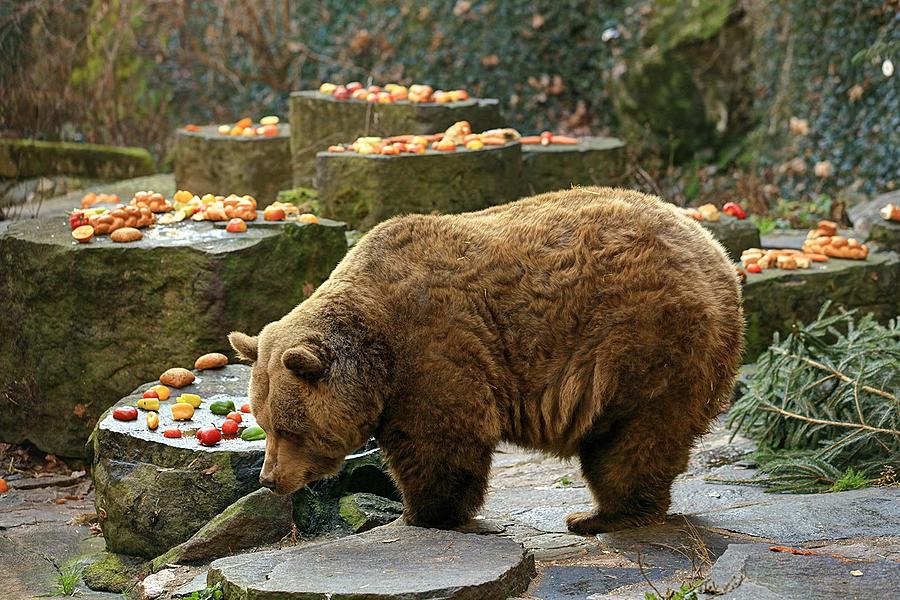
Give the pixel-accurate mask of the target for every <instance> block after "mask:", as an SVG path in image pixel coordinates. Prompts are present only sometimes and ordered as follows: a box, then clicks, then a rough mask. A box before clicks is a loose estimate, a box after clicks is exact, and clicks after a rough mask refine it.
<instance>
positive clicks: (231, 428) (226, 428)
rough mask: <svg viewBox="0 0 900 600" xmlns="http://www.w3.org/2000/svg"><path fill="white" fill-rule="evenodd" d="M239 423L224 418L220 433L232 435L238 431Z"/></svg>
mask: <svg viewBox="0 0 900 600" xmlns="http://www.w3.org/2000/svg"><path fill="white" fill-rule="evenodd" d="M239 427H240V426H239V425H238V424H237V421H232V420H231V419H225V422H224V423H222V433H224V434H225V435H234V434H236V433H237V432H238V429H239Z"/></svg>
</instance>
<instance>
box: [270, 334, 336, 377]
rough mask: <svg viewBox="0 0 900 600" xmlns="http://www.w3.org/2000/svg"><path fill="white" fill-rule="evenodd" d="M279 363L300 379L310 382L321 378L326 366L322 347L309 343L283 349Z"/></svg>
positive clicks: (326, 361)
mask: <svg viewBox="0 0 900 600" xmlns="http://www.w3.org/2000/svg"><path fill="white" fill-rule="evenodd" d="M281 364H283V365H284V366H285V368H286V369H288V370H289V371H290V372H292V373H293V374H294V375H296V376H297V377H299V378H300V379H304V380H306V381H309V382H310V383H315V382H316V381H318V380H319V379H321V378H322V377H323V376H324V375H325V370H326V369H327V368H328V360H327V358H326V357H325V351H324V348H322V347H321V346H319V345H317V344H310V343H304V344H300V345H299V346H294V347H293V348H288V349H287V350H285V351H284V353H283V354H282V355H281Z"/></svg>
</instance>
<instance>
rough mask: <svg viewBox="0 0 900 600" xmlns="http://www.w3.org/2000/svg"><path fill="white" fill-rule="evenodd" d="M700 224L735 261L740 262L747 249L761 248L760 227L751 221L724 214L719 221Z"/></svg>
mask: <svg viewBox="0 0 900 600" xmlns="http://www.w3.org/2000/svg"><path fill="white" fill-rule="evenodd" d="M700 224H701V225H703V227H705V228H706V229H707V230H709V232H710V233H711V234H713V235H714V236H715V238H716V239H717V240H719V241H720V242H721V243H722V245H723V246H725V249H726V250H728V254H729V255H730V256H731V258H732V259H733V260H735V261H738V260H740V258H741V253H742V252H743V251H744V250H746V249H747V248H759V247H760V239H759V227H757V226H756V225H755V224H754V223H753V221H751V220H750V219H736V218H734V217H732V216H729V215H725V214H723V215H721V216H720V217H719V220H718V221H701V223H700Z"/></svg>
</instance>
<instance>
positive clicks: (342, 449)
mask: <svg viewBox="0 0 900 600" xmlns="http://www.w3.org/2000/svg"><path fill="white" fill-rule="evenodd" d="M292 315H293V313H292V314H289V315H287V316H286V317H285V318H283V319H282V320H280V321H276V322H274V323H270V324H269V325H267V326H266V327H265V328H264V329H263V330H262V332H260V334H259V336H256V337H251V336H249V335H246V334H244V333H240V332H232V333H231V334H230V335H229V336H228V339H229V341H230V342H231V345H232V347H233V348H234V349H235V351H236V352H237V353H238V355H239V357H240V358H242V359H244V360H248V361H252V362H253V369H252V372H251V376H250V390H249V396H250V405H251V407H252V410H253V416H254V417H255V418H256V421H257V423H258V424H259V426H260V427H262V428H263V430H264V431H265V432H266V455H265V461H264V463H263V468H262V472H261V473H260V477H259V479H260V483H262V485H264V486H266V487H268V488H270V489H272V490H274V491H275V492H276V493H278V494H290V493H292V492H294V491H296V490H298V489H299V488H301V487H303V486H304V485H306V484H307V483H309V482H312V481H316V480H318V479H321V478H323V477H327V476H329V475H334V474H335V473H337V472H338V471H339V470H340V467H341V464H342V462H343V460H344V457H345V456H346V455H347V454H350V453H351V452H352V451H353V450H356V449H357V448H359V447H360V446H362V445H363V443H365V442H366V440H368V439H369V437H370V436H371V435H372V433H373V432H374V430H375V428H376V426H377V424H378V419H379V416H380V415H381V411H382V408H383V406H384V402H383V396H382V394H381V388H380V383H381V382H383V381H384V379H383V375H384V368H383V367H384V362H383V358H384V357H383V353H382V352H380V351H379V349H378V348H377V344H372V343H371V342H367V341H366V338H365V335H362V334H363V331H361V330H356V331H353V330H352V324H351V328H350V329H347V328H341V327H338V328H337V329H335V328H334V327H331V328H328V330H323V329H322V328H320V327H315V328H314V327H308V326H304V325H303V324H302V320H301V321H300V322H298V320H297V319H296V318H294V317H293V316H292ZM357 325H358V322H357ZM341 329H343V330H341Z"/></svg>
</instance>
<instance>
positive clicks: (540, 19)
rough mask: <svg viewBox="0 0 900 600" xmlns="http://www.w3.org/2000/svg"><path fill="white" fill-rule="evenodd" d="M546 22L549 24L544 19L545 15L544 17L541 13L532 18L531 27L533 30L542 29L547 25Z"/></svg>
mask: <svg viewBox="0 0 900 600" xmlns="http://www.w3.org/2000/svg"><path fill="white" fill-rule="evenodd" d="M546 22H547V20H546V19H545V18H544V15H542V14H540V13H534V14H533V15H532V16H531V27H532V28H533V29H540V28H541V27H543V26H544V23H546Z"/></svg>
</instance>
